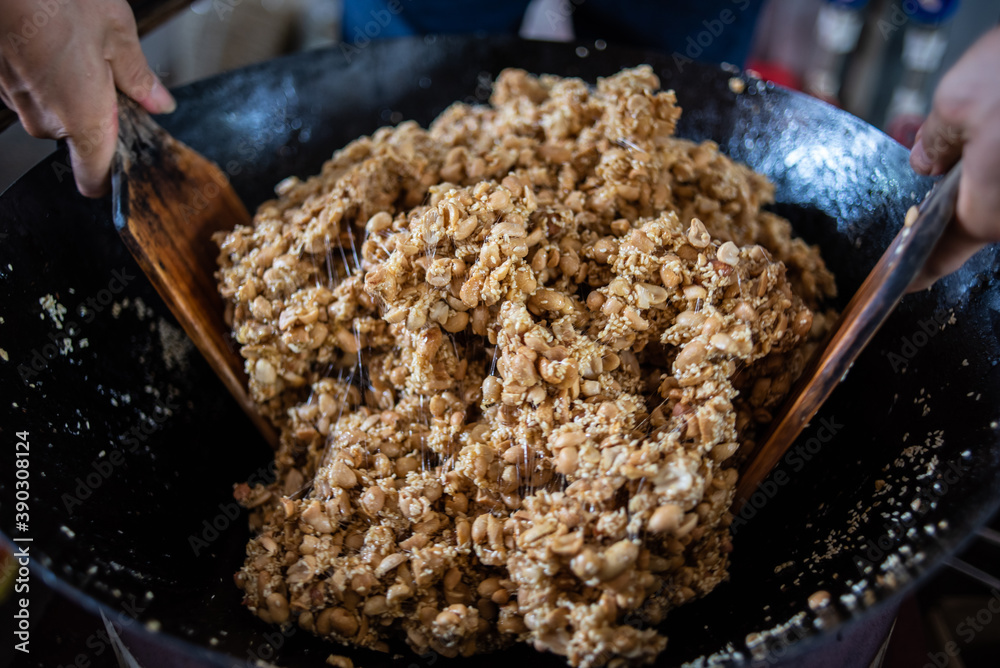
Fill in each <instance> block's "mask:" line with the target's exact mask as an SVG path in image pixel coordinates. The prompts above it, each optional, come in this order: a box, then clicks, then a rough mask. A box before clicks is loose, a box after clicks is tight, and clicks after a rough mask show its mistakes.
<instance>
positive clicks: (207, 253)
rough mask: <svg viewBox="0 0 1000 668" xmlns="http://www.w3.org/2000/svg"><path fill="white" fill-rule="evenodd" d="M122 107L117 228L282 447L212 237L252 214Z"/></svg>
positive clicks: (190, 157)
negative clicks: (251, 372)
mask: <svg viewBox="0 0 1000 668" xmlns="http://www.w3.org/2000/svg"><path fill="white" fill-rule="evenodd" d="M118 104H119V134H118V148H117V152H116V155H115V165H114V169H113V171H112V186H113V190H114V196H113V218H114V221H115V227H116V228H117V229H118V233H119V234H120V235H121V238H122V240H123V241H124V242H125V245H126V246H128V248H129V250H130V251H131V252H132V255H133V257H135V259H136V261H137V262H138V264H139V266H140V267H141V268H142V270H143V272H145V274H146V276H147V277H149V280H150V281H151V282H152V284H153V286H154V287H155V288H156V290H157V292H159V293H160V296H161V297H162V298H163V301H164V302H166V304H167V306H168V307H170V310H171V311H172V312H173V314H174V316H175V317H176V318H177V320H178V322H180V324H181V325H182V326H183V328H184V331H185V332H187V335H188V336H189V337H190V338H191V340H192V341H193V342H194V344H195V345H196V346H197V347H198V350H200V351H201V353H202V355H204V357H205V359H206V360H208V363H209V364H210V365H211V367H212V369H213V370H214V371H215V373H216V374H217V375H218V376H219V378H220V379H221V380H222V382H223V383H224V384H225V386H226V388H227V389H228V390H229V392H230V393H231V394H232V395H233V397H234V398H235V399H236V401H237V402H238V403H239V404H240V407H241V408H243V410H244V411H245V412H246V414H247V415H248V416H249V417H250V419H251V420H253V422H254V424H255V425H256V426H257V429H258V430H259V431H260V433H261V434H262V435H263V436H264V438H265V439H267V441H268V442H269V443H270V444H271V445H272V446H276V445H277V442H278V438H277V433H276V432H275V430H274V427H273V426H272V425H271V424H270V423H269V422H268V421H267V420H266V419H264V417H263V416H262V415H261V414H260V413H259V412H258V410H257V406H256V404H255V403H254V401H253V400H252V399H251V398H250V396H249V394H248V393H247V377H246V374H245V373H244V370H243V368H244V365H243V360H242V358H241V357H240V356H239V354H237V352H236V350H235V343H234V341H233V340H232V337H231V335H230V328H229V327H228V326H227V325H226V323H225V322H224V318H223V312H224V304H223V302H222V298H221V296H220V295H219V292H218V288H217V286H216V282H215V278H214V275H215V271H216V268H217V261H216V259H217V256H218V247H217V246H216V244H215V242H214V241H213V240H212V235H213V234H214V233H215V232H218V231H220V230H222V231H229V230H231V229H233V227H234V226H235V225H236V224H247V223H249V221H250V215H249V214H248V213H247V210H246V208H245V207H244V206H243V202H242V201H240V199H239V197H238V196H237V195H236V193H235V192H234V191H233V189H232V186H230V184H229V179H228V177H226V175H225V174H224V173H223V172H222V171H221V170H220V169H219V168H218V167H217V166H216V165H215V164H214V163H212V162H210V161H209V160H208V159H206V158H204V157H203V156H201V155H199V154H198V153H197V152H195V151H194V150H193V149H191V148H189V147H188V146H185V145H184V144H182V143H181V142H179V141H177V140H176V139H174V138H173V137H171V136H170V135H169V134H168V133H167V132H166V131H165V130H163V128H161V127H160V126H159V125H157V124H156V123H155V122H154V121H153V119H152V118H150V116H149V114H148V113H146V111H145V110H143V109H142V108H141V107H139V105H137V104H136V103H135V102H133V101H132V100H130V99H128V98H127V97H125V96H124V95H119V96H118Z"/></svg>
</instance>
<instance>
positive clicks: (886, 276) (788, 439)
mask: <svg viewBox="0 0 1000 668" xmlns="http://www.w3.org/2000/svg"><path fill="white" fill-rule="evenodd" d="M961 174H962V163H961V161H959V162H958V164H956V165H955V166H954V167H952V168H951V171H949V172H948V174H947V175H946V176H945V177H944V178H943V179H941V180H940V181H938V182H937V183H936V184H935V185H934V188H933V189H932V190H931V192H930V193H928V195H927V197H925V198H924V201H923V202H921V204H920V207H919V209H917V211H916V216H915V217H914V216H913V215H911V214H907V217H906V221H905V223H904V225H903V229H901V230H900V231H899V233H898V234H897V235H896V237H895V238H894V239H893V240H892V243H891V244H889V248H888V249H886V251H885V253H883V254H882V257H881V258H880V259H879V261H878V264H876V265H875V268H874V269H872V270H871V273H869V274H868V277H867V278H866V279H865V282H864V283H862V284H861V287H860V288H858V291H857V292H856V293H855V294H854V297H853V298H852V299H851V301H850V303H849V304H848V305H847V308H846V309H844V312H843V313H842V314H841V316H840V320H838V321H837V325H836V326H835V327H834V328H833V331H832V332H830V335H829V336H828V337H827V339H826V342H825V343H824V344H823V345H822V346H820V347H819V348H818V349H817V351H816V353H815V354H814V355H813V356H812V358H811V359H810V361H809V364H808V365H806V368H805V370H803V372H802V375H801V376H800V377H799V380H798V381H797V382H796V384H795V386H794V387H793V388H792V391H791V393H790V394H789V395H788V399H786V400H785V403H784V405H783V406H782V407H781V410H780V411H779V412H778V414H777V415H776V416H775V418H774V420H773V421H772V422H771V426H770V427H769V429H768V432H767V433H766V434H765V436H764V437H763V438H762V439H761V441H760V442H761V445H760V446H759V447H758V448H757V449H756V450H755V451H754V452H753V453H751V454H750V457H749V458H748V459H747V461H746V463H745V464H744V466H743V471H742V472H741V474H740V478H739V482H737V484H736V498H735V500H734V501H733V512H734V513H736V512H739V509H740V508H741V507H742V506H743V504H744V503H746V502H747V500H748V499H749V498H750V496H751V495H752V494H753V493H754V492H755V491H756V490H757V486H758V485H760V483H761V482H763V480H764V478H766V477H767V476H768V474H769V473H770V472H771V469H773V468H774V467H775V465H776V464H777V463H778V461H779V460H780V459H781V457H782V455H784V454H785V451H786V450H788V448H789V447H790V446H791V445H792V443H793V442H794V441H795V438H796V437H797V436H798V435H799V434H800V433H801V432H802V429H803V428H804V427H805V426H806V425H807V424H808V423H809V420H811V419H812V418H813V416H815V415H816V412H817V411H818V410H819V408H820V406H822V405H823V402H824V401H826V400H827V398H828V397H829V396H830V394H832V393H833V390H834V388H836V387H837V385H838V384H839V383H840V381H841V380H843V378H844V376H845V375H846V374H847V372H848V370H849V369H850V368H851V365H852V364H854V360H855V359H857V357H858V355H860V354H861V351H862V350H863V349H864V347H865V346H867V345H868V342H869V341H871V339H872V337H873V336H875V332H877V331H878V329H879V327H881V326H882V323H883V322H885V320H886V318H888V317H889V314H890V313H892V312H893V310H895V308H896V305H897V304H899V300H900V299H901V298H902V297H903V294H904V293H905V292H906V289H907V288H908V287H909V286H910V283H912V282H913V279H914V278H915V277H916V275H917V273H918V272H919V271H920V268H921V267H923V265H924V262H926V261H927V257H928V256H929V255H930V253H931V251H932V250H933V249H934V246H935V244H937V242H938V239H940V238H941V234H942V232H944V229H945V227H946V226H947V225H948V223H949V222H950V221H951V219H952V218H953V217H954V215H955V203H956V200H957V198H958V182H959V178H960V176H961ZM911 213H912V210H911Z"/></svg>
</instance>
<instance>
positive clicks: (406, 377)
mask: <svg viewBox="0 0 1000 668" xmlns="http://www.w3.org/2000/svg"><path fill="white" fill-rule="evenodd" d="M658 89H659V81H658V80H657V78H656V76H655V75H654V74H653V72H652V70H651V69H650V68H649V67H646V66H643V67H638V68H635V69H631V70H624V71H622V72H620V73H619V74H617V75H615V76H612V77H609V78H607V79H602V80H599V81H598V83H597V85H596V87H591V86H588V85H587V84H585V83H584V82H582V81H580V80H577V79H560V78H558V77H554V76H542V77H534V76H530V75H528V74H526V73H525V72H523V71H520V70H507V71H505V72H503V73H502V74H501V75H500V77H499V78H498V79H497V81H496V83H495V86H494V91H493V94H492V97H491V99H490V105H489V106H468V105H465V104H456V105H453V106H452V107H450V108H449V109H448V110H446V111H445V112H444V113H443V114H442V115H441V116H440V117H439V118H438V119H437V120H436V121H435V122H434V123H433V124H432V125H431V127H430V129H428V130H423V129H421V128H419V127H418V126H417V125H416V124H414V123H412V122H407V123H403V124H401V125H399V126H397V127H395V128H382V129H380V130H378V131H377V132H375V133H374V135H372V136H371V137H362V138H360V139H358V140H356V141H354V142H352V143H351V144H349V145H348V146H346V147H345V148H344V149H342V150H340V151H338V152H337V153H336V154H335V155H334V156H333V158H332V159H331V160H330V161H328V162H327V163H326V164H325V165H324V166H323V169H322V172H321V173H320V174H319V175H317V176H315V177H312V178H310V179H308V180H306V181H299V180H297V179H294V178H292V179H288V180H286V181H285V182H283V183H282V184H279V186H278V188H277V189H276V191H277V194H278V198H277V199H275V200H272V201H270V202H267V203H265V204H264V205H262V206H261V207H260V209H259V210H258V212H257V214H256V216H255V217H254V220H253V224H252V225H251V226H247V227H240V228H237V229H236V230H234V231H233V232H232V233H230V234H229V235H226V236H224V237H220V239H219V242H220V245H221V250H222V252H221V255H220V267H221V268H220V271H219V273H218V278H219V286H220V290H221V292H222V294H223V296H224V298H225V300H226V303H227V317H228V318H229V320H230V322H231V323H232V327H233V332H234V335H235V337H236V340H237V341H238V342H239V344H240V346H241V349H240V352H241V354H242V355H243V357H244V358H245V359H246V369H247V372H248V375H249V377H250V390H251V393H252V395H253V397H254V399H255V400H256V401H257V402H258V404H259V405H260V407H261V410H262V411H263V412H264V413H265V414H266V415H267V416H268V417H269V418H270V419H271V420H273V421H274V422H275V424H276V425H277V426H278V427H279V428H280V429H281V444H280V447H279V449H278V451H277V453H276V455H275V458H276V464H277V480H276V481H275V482H274V483H273V484H270V485H266V486H265V485H255V486H253V487H250V486H248V485H246V484H244V485H239V486H237V488H236V497H237V498H238V499H239V500H240V501H241V503H243V504H244V505H245V506H246V507H248V508H250V509H252V513H251V527H252V529H253V531H254V537H253V538H252V540H251V541H250V543H249V545H248V547H247V559H246V562H245V564H244V566H243V568H242V569H241V570H240V571H239V573H237V575H236V583H237V585H238V586H239V587H240V588H241V589H242V590H243V591H244V603H245V605H246V606H247V607H248V608H249V609H250V610H251V611H252V612H254V613H255V614H257V615H258V616H259V617H260V618H262V619H263V620H265V621H268V622H272V623H275V624H297V625H298V626H300V627H302V628H304V629H306V630H308V631H311V632H313V633H316V634H317V635H320V636H324V637H328V638H330V639H331V640H333V641H337V642H341V643H352V644H356V645H361V646H365V647H370V648H374V649H378V650H383V651H388V650H389V649H390V648H391V646H392V645H393V643H394V642H396V641H397V640H404V641H405V642H406V643H408V644H409V645H410V647H412V648H413V649H414V650H415V651H417V652H421V653H422V652H427V651H429V650H433V651H436V652H439V653H441V654H443V655H445V656H455V655H459V654H461V655H469V654H473V653H476V652H485V651H490V650H496V649H499V648H502V647H505V646H508V645H510V644H512V643H514V642H528V643H531V644H532V645H534V647H536V648H537V649H538V650H540V651H551V652H555V653H557V654H560V655H563V656H565V657H566V658H567V660H568V662H569V663H570V664H572V665H574V666H600V665H606V664H611V665H624V664H640V663H645V662H649V661H652V660H653V659H654V658H655V656H656V655H657V654H658V653H659V652H660V651H662V649H663V648H664V647H665V645H666V642H667V639H666V638H665V637H664V636H662V635H661V634H660V633H658V632H657V630H656V624H657V623H658V622H660V621H661V620H663V619H664V617H665V615H666V614H667V612H668V611H670V610H671V609H673V608H675V607H676V606H678V605H681V604H683V603H685V602H687V601H690V600H692V599H694V598H696V597H699V596H703V595H705V594H707V593H708V592H710V591H711V590H712V589H713V588H714V587H715V586H716V585H717V584H718V583H719V582H721V581H722V580H724V579H725V578H726V567H727V563H728V558H729V557H728V554H729V552H730V551H731V550H732V544H731V542H730V537H729V529H728V527H729V524H730V522H731V521H732V515H731V514H730V513H729V505H730V503H731V501H732V498H733V490H734V485H735V482H736V478H737V473H736V468H735V466H736V464H737V463H738V462H739V461H740V458H741V456H745V454H746V452H747V451H748V450H749V449H750V448H752V447H753V445H754V439H755V437H756V435H757V431H758V428H759V426H760V425H763V424H766V423H767V422H768V421H769V420H770V419H771V410H772V409H773V408H774V407H775V406H776V405H777V404H778V403H780V401H781V399H782V398H783V397H784V395H785V394H786V393H787V392H788V390H789V388H790V386H791V383H792V381H793V380H794V378H795V377H796V376H797V375H798V373H799V372H800V371H801V369H802V366H803V363H804V360H805V359H806V356H807V354H808V353H809V351H810V348H811V347H813V346H814V345H815V342H816V341H817V340H818V339H819V338H821V337H822V336H823V335H824V334H825V332H826V331H827V329H828V327H829V324H828V323H830V322H831V318H832V317H833V315H834V314H833V313H832V312H830V311H825V312H824V311H822V310H821V309H822V308H823V301H824V300H825V299H827V298H829V297H831V296H833V295H834V292H835V287H834V283H833V277H832V275H831V274H830V272H829V271H827V269H826V267H825V266H824V264H823V261H822V259H821V258H820V256H819V253H818V250H817V249H816V248H814V247H809V246H808V245H806V244H805V243H804V242H803V241H801V240H800V239H797V238H794V237H793V236H792V232H791V227H790V225H789V223H788V222H787V221H786V220H784V219H782V218H780V217H779V216H777V215H774V214H773V213H769V212H767V211H763V210H762V209H761V205H762V204H766V203H768V202H771V201H772V200H773V188H772V186H771V185H770V184H769V183H768V182H767V181H766V180H765V179H764V178H763V177H761V176H760V175H757V174H755V173H754V172H752V171H751V170H750V169H748V168H747V167H745V166H743V165H739V164H736V163H734V162H732V161H731V160H729V159H728V158H727V157H725V156H724V155H722V154H721V153H720V152H719V151H718V148H717V147H716V146H715V145H714V144H713V143H711V142H705V143H702V144H696V143H692V142H690V141H686V140H683V139H678V138H676V137H674V136H673V132H674V127H675V124H676V122H677V119H678V118H679V116H680V113H681V110H680V108H679V107H678V106H677V105H676V100H675V96H674V93H673V92H671V91H659V90H658Z"/></svg>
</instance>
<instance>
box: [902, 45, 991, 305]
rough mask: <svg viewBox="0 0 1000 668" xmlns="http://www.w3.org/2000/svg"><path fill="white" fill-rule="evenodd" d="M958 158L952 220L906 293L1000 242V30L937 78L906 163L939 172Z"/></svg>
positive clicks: (929, 172) (929, 171) (946, 168)
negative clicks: (930, 105)
mask: <svg viewBox="0 0 1000 668" xmlns="http://www.w3.org/2000/svg"><path fill="white" fill-rule="evenodd" d="M959 157H961V158H962V177H961V180H960V181H959V186H958V208H957V210H956V213H955V218H956V220H955V221H954V222H953V223H952V224H951V225H949V226H948V228H947V229H946V230H945V232H944V235H943V236H942V237H941V241H940V242H939V243H938V245H937V247H936V248H935V249H934V252H933V253H932V254H931V257H930V258H928V260H927V264H925V265H924V268H923V270H922V271H921V273H920V275H919V276H917V278H916V279H915V280H914V283H913V285H912V286H911V287H910V290H911V291H915V290H921V289H924V288H928V287H930V286H931V285H932V284H933V283H934V281H936V280H937V279H939V278H941V277H942V276H947V275H948V274H950V273H952V272H953V271H955V270H956V269H958V268H959V267H961V266H962V265H963V264H964V263H965V261H966V260H968V259H969V258H970V257H971V256H972V255H973V253H975V252H976V251H978V250H979V249H980V248H982V247H983V246H985V245H986V244H988V243H992V242H995V241H1000V29H994V30H992V31H990V32H989V33H987V34H986V35H985V36H984V37H983V38H982V39H980V40H979V41H978V42H976V43H975V44H974V45H973V46H972V48H971V49H969V50H968V52H966V54H965V55H964V56H962V59H961V60H959V61H958V62H957V63H956V64H955V66H954V67H953V68H951V70H949V71H948V73H947V74H946V75H945V77H944V78H943V79H941V83H940V84H939V85H938V88H937V91H936V92H935V94H934V104H933V108H932V109H931V113H930V115H929V116H928V117H927V120H926V121H925V122H924V124H923V126H921V128H920V130H918V131H917V137H916V142H915V143H914V145H913V151H912V152H911V153H910V165H912V166H913V169H914V170H916V171H917V172H919V173H921V174H930V175H934V176H936V175H938V174H943V173H944V172H946V171H947V170H948V168H949V167H951V166H952V165H954V164H955V162H956V161H957V160H958V159H959Z"/></svg>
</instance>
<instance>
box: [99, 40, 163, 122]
mask: <svg viewBox="0 0 1000 668" xmlns="http://www.w3.org/2000/svg"><path fill="white" fill-rule="evenodd" d="M110 64H111V72H112V75H113V76H114V79H115V86H116V87H117V88H118V90H120V91H122V92H123V93H125V94H126V95H128V96H129V97H130V98H132V99H133V100H135V101H136V102H138V103H139V104H140V105H142V107H143V108H144V109H145V110H146V111H148V112H149V113H151V114H169V113H170V112H172V111H173V110H174V109H176V108H177V103H176V102H175V101H174V98H173V96H172V95H171V94H170V92H169V91H168V90H167V89H166V87H165V86H164V85H163V83H162V82H161V81H160V78H159V77H158V76H156V74H155V73H154V72H153V70H152V69H151V68H150V67H149V63H147V62H146V56H145V55H144V54H143V53H142V48H141V47H140V46H139V39H138V37H137V36H136V35H135V34H131V35H129V36H127V37H125V38H124V39H123V40H122V41H121V42H120V43H119V44H118V45H117V47H116V48H115V50H114V52H113V54H112V58H111V61H110Z"/></svg>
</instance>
